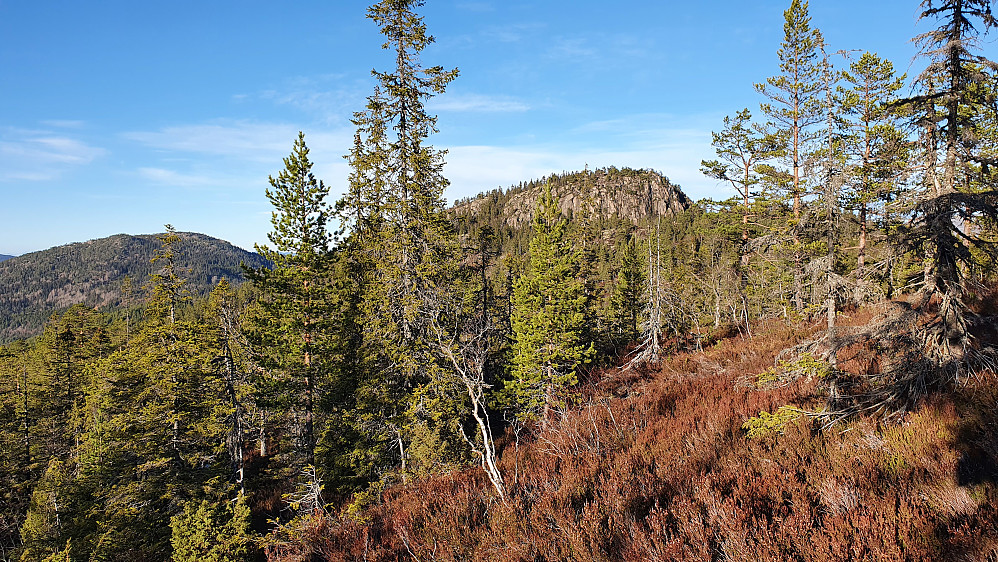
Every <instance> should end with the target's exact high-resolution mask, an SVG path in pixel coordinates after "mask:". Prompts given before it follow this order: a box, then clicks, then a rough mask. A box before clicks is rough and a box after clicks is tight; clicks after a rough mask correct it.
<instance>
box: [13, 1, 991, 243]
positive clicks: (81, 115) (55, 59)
mask: <svg viewBox="0 0 998 562" xmlns="http://www.w3.org/2000/svg"><path fill="white" fill-rule="evenodd" d="M917 4H918V2H917V0H906V1H898V0H876V1H873V2H871V1H869V0H863V1H859V0H812V1H811V6H810V9H811V16H812V24H813V25H814V26H816V27H818V28H820V29H821V30H822V32H823V33H824V34H825V37H826V39H827V40H828V41H829V43H830V44H831V46H832V48H834V49H861V50H870V51H876V52H878V53H879V54H881V55H882V56H885V57H888V58H890V59H892V60H893V61H894V63H895V65H896V66H897V67H898V68H899V69H900V70H901V71H906V70H908V69H909V66H910V64H911V58H912V56H913V55H914V54H915V49H914V47H913V46H912V45H911V44H910V42H909V40H910V38H911V37H912V36H913V35H914V34H915V33H917V32H918V31H924V30H925V29H927V26H926V24H924V23H923V24H920V25H916V23H917V22H916V13H917V9H918V6H917ZM367 5H368V3H367V2H365V1H355V0H299V1H296V2H277V1H274V0H269V1H262V0H239V1H235V0H198V1H188V0H175V1H171V2H157V1H150V2H145V1H143V2H136V1H135V0H127V1H124V0H99V1H96V2H78V1H71V0H65V1H55V0H0V253H8V254H21V253H26V252H30V251H34V250H40V249H44V248H47V247H51V246H54V245H59V244H65V243H69V242H75V241H82V240H88V239H92V238H100V237H103V236H108V235H111V234H116V233H120V232H126V233H130V234H141V233H151V232H160V231H162V227H163V224H165V223H171V224H173V225H174V226H175V227H176V228H177V229H178V230H191V231H198V232H204V233H206V234H209V235H212V236H217V237H219V238H222V239H225V240H228V241H230V242H232V243H234V244H236V245H239V246H242V247H244V248H247V249H252V247H253V244H254V243H255V242H264V241H265V240H266V233H267V232H268V231H269V229H270V222H269V221H270V205H269V202H268V201H267V199H266V197H265V195H264V189H265V188H266V187H267V176H268V175H269V174H276V173H277V172H278V171H279V170H280V169H281V167H282V162H281V159H282V158H283V157H284V156H286V155H287V153H288V152H289V151H290V148H291V144H292V142H293V140H294V138H295V136H296V134H297V131H299V130H303V131H304V132H305V135H306V142H307V143H308V144H309V146H310V148H311V149H312V154H311V155H312V159H313V161H314V162H315V163H316V168H315V170H316V172H317V173H318V175H319V177H321V178H322V179H323V180H324V181H325V182H326V183H327V184H328V185H330V186H331V188H332V191H333V192H334V197H335V194H337V193H339V192H341V191H342V190H343V188H344V186H345V183H346V176H347V173H348V170H347V167H346V163H345V161H344V160H343V158H342V155H343V154H345V153H346V152H347V151H348V149H349V144H350V140H351V138H352V134H353V131H352V127H351V125H350V123H349V118H350V116H351V114H352V112H354V111H356V110H357V109H360V108H361V107H362V106H363V104H364V99H365V97H366V96H367V95H368V94H369V93H370V92H371V89H372V87H373V80H372V78H371V76H370V71H371V69H372V68H377V69H379V70H390V69H391V65H392V59H391V56H390V55H389V54H387V53H385V52H383V51H382V50H381V49H380V45H381V36H380V35H379V34H378V31H377V28H376V26H375V25H374V24H373V23H372V22H371V21H370V20H367V19H366V18H365V13H366V9H367ZM788 5H789V0H785V1H769V0H760V1H735V0H716V1H713V2H678V1H672V0H655V1H632V2H623V3H611V2H606V1H605V0H603V1H593V0H535V1H520V0H429V1H428V2H427V5H426V6H425V7H424V9H423V10H422V11H421V13H422V14H423V15H424V16H425V19H426V23H427V25H428V27H429V30H430V32H431V33H432V34H434V35H435V36H436V38H437V43H436V44H434V45H432V46H431V47H430V48H428V49H427V50H426V51H425V52H424V54H423V62H424V64H426V65H427V66H431V65H436V64H440V65H443V66H446V67H454V66H456V67H458V68H459V69H460V73H461V75H460V77H459V78H458V79H457V80H456V81H455V82H453V83H452V84H451V86H450V88H449V89H448V92H447V93H446V94H445V95H443V96H441V97H439V98H436V99H435V100H434V101H433V103H432V105H431V107H432V109H433V111H434V112H435V113H437V114H438V115H439V122H438V125H439V128H440V131H441V132H440V133H439V134H437V135H435V136H434V137H433V138H432V139H431V141H430V142H432V143H433V144H434V145H435V146H437V147H439V148H446V149H448V150H449V151H450V153H449V155H448V157H447V161H448V164H447V168H446V172H445V173H446V175H447V177H448V178H449V179H450V180H451V184H452V185H451V188H450V189H449V191H448V193H447V196H448V198H449V199H450V200H452V201H453V200H454V199H456V198H460V197H465V196H469V195H473V194H475V193H478V192H481V191H483V190H487V189H491V188H495V187H497V186H508V185H510V184H513V183H517V182H519V181H520V180H527V179H531V178H538V177H541V176H543V175H546V174H549V173H552V172H561V171H568V170H579V169H582V168H583V166H585V165H587V164H588V165H589V166H590V167H600V166H606V165H616V166H631V167H638V168H654V169H656V170H659V171H661V172H663V173H664V174H665V175H667V176H669V177H670V178H671V179H672V180H673V181H674V182H676V183H679V184H680V185H681V186H682V187H683V189H684V191H686V192H687V194H689V195H690V196H692V197H694V198H701V197H713V198H725V197H728V196H730V195H731V194H730V193H729V192H728V191H727V189H726V188H725V187H724V186H722V185H718V184H717V183H716V182H714V181H713V180H709V179H706V178H704V177H702V176H701V175H700V174H699V172H698V170H699V163H700V160H701V159H702V158H709V157H712V155H713V152H712V149H711V147H710V131H711V130H712V129H714V130H716V129H719V128H720V126H721V125H720V123H721V119H722V118H723V117H724V115H727V114H733V113H734V112H736V111H737V110H739V109H741V108H743V107H749V108H752V109H753V110H755V109H756V108H757V107H758V103H759V101H760V100H759V98H758V96H757V95H756V94H755V93H754V91H753V88H752V84H753V83H755V82H760V81H763V80H764V79H765V78H766V77H767V76H771V75H773V74H775V73H777V60H776V50H777V49H778V47H779V43H780V41H781V39H782V36H783V30H782V24H783V17H782V12H783V10H784V9H786V7H787V6H788ZM984 50H985V54H989V53H991V54H992V58H994V56H993V53H994V51H995V43H994V39H993V38H989V39H987V42H986V43H985V44H984ZM916 66H917V63H916Z"/></svg>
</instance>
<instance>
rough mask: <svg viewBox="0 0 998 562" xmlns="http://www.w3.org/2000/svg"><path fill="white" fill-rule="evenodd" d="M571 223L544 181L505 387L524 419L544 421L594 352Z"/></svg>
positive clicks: (518, 294)
mask: <svg viewBox="0 0 998 562" xmlns="http://www.w3.org/2000/svg"><path fill="white" fill-rule="evenodd" d="M567 224H568V221H567V220H566V219H565V217H563V216H562V215H561V212H560V211H559V210H558V204H557V201H556V200H555V199H554V197H553V196H552V195H551V186H550V185H546V186H545V188H544V193H543V195H542V196H541V199H540V200H539V201H538V205H537V210H536V212H535V214H534V219H533V237H532V238H531V240H530V252H529V264H528V265H527V269H526V271H525V272H524V273H523V276H522V277H520V278H519V279H518V280H517V282H516V286H515V288H514V293H513V313H512V320H511V321H512V326H513V337H514V338H515V343H514V344H513V350H512V366H513V372H512V379H511V380H509V381H508V382H507V383H506V386H505V389H504V390H505V393H506V396H507V400H509V401H510V402H511V403H512V404H513V405H515V408H516V410H517V412H518V419H519V420H521V421H530V420H538V419H539V420H540V421H541V423H542V424H546V423H547V417H548V415H547V414H548V411H549V410H550V408H552V407H554V406H557V404H558V394H559V392H560V391H561V390H562V389H563V388H565V387H568V386H571V385H573V384H575V383H576V382H577V381H578V378H577V370H578V368H579V367H580V366H581V365H584V364H586V363H588V362H589V361H590V360H591V359H592V357H593V355H594V353H595V351H594V349H593V346H592V344H591V343H586V342H584V341H582V334H583V332H584V329H585V327H584V325H583V324H584V320H585V302H586V296H585V294H584V291H583V286H582V282H581V281H579V280H578V279H577V278H576V271H577V269H578V263H577V261H576V260H577V251H576V249H574V248H573V247H572V246H571V244H570V243H569V241H568V239H567V238H566V235H565V234H566V233H565V230H566V227H567Z"/></svg>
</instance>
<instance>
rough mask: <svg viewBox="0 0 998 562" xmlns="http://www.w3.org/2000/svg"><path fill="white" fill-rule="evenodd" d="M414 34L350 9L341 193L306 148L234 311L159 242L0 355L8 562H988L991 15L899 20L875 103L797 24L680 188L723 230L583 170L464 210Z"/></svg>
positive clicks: (406, 19)
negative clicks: (361, 71) (916, 57)
mask: <svg viewBox="0 0 998 562" xmlns="http://www.w3.org/2000/svg"><path fill="white" fill-rule="evenodd" d="M421 6H423V2H422V0H379V1H378V2H376V3H375V4H374V5H372V6H371V7H370V8H369V10H368V17H369V18H370V19H371V20H372V21H373V22H374V24H375V25H377V27H378V28H379V30H380V31H381V33H382V34H383V35H384V36H385V43H384V44H383V48H385V49H387V50H388V51H390V53H391V55H392V56H391V57H390V59H391V60H392V61H394V65H395V66H394V67H393V68H390V69H389V70H387V71H384V72H382V71H376V72H374V74H373V76H374V80H375V81H376V82H377V86H376V87H375V88H374V91H373V93H372V94H371V95H370V96H369V97H368V98H367V102H366V104H365V105H364V107H363V108H361V109H360V110H359V111H357V112H356V113H355V114H354V116H353V119H352V120H351V122H352V123H353V124H354V125H355V126H356V127H357V131H356V135H355V136H354V143H353V145H352V147H351V149H350V153H349V155H348V156H347V160H348V162H349V168H350V174H349V177H348V178H347V179H348V182H347V189H346V190H345V193H343V194H342V196H341V197H340V199H339V200H337V201H335V202H334V201H332V200H331V197H330V196H331V192H330V189H329V187H328V186H327V185H326V184H325V183H324V182H323V181H322V180H321V179H319V178H318V177H316V176H315V174H314V173H313V166H314V163H313V162H312V160H311V157H310V150H309V147H308V146H307V144H306V139H305V135H304V133H299V134H298V136H297V138H296V139H294V140H293V144H292V148H291V151H290V153H289V154H288V156H287V157H286V158H284V159H283V168H281V169H279V170H278V171H277V172H276V173H275V174H273V175H271V176H269V178H268V181H269V188H268V189H267V190H266V192H265V193H266V196H267V198H268V199H269V200H270V202H271V204H272V205H273V209H274V212H273V213H272V215H271V231H270V233H269V234H268V241H269V242H268V245H266V246H261V247H260V248H259V252H260V254H261V255H262V256H263V258H264V259H265V260H266V263H265V264H262V265H260V266H258V267H252V268H248V269H247V270H246V274H247V277H248V280H249V283H244V284H242V285H240V286H238V287H236V286H234V285H233V284H232V283H229V282H228V280H225V279H222V280H221V281H219V282H218V283H217V285H216V286H215V287H214V288H213V289H211V292H210V294H208V295H207V297H200V296H197V295H195V294H194V293H195V292H196V291H194V290H192V289H193V287H194V286H195V285H194V279H192V277H191V271H190V267H189V266H187V265H185V264H184V262H183V256H184V252H185V249H184V248H185V245H187V244H190V243H196V242H197V241H198V240H199V239H198V238H197V237H196V236H193V235H181V234H179V233H176V232H173V231H172V229H169V228H168V231H167V232H166V233H165V234H162V235H159V236H157V244H156V248H155V250H154V251H153V255H152V256H151V258H152V259H151V262H152V264H151V265H152V267H153V268H154V273H153V274H152V275H151V276H150V280H149V282H148V284H147V286H148V289H147V291H146V292H145V294H144V295H142V296H141V298H137V299H136V301H135V306H134V308H133V309H132V310H130V311H129V313H128V314H123V313H121V311H119V310H102V309H95V308H94V307H93V306H90V305H89V303H88V305H74V306H72V307H70V308H68V309H67V310H66V311H65V312H62V313H61V314H56V315H54V316H52V317H51V318H50V319H49V321H48V322H47V323H46V324H45V326H44V329H43V331H42V333H41V334H40V335H39V336H38V337H36V338H32V339H30V340H26V341H25V340H19V341H15V342H11V343H10V344H7V345H4V346H0V414H2V415H0V554H2V556H3V557H4V558H6V559H12V558H17V559H19V560H22V561H25V562H29V561H32V562H55V561H67V560H102V561H121V562H131V561H134V560H150V561H165V560H173V561H177V562H180V561H184V562H188V561H199V560H218V561H221V560H225V561H230V560H231V561H240V560H241V561H245V560H258V559H262V558H268V559H271V560H287V561H309V562H312V561H322V560H409V559H412V560H432V559H446V560H534V561H553V560H559V561H561V560H565V561H568V560H718V561H720V560H760V559H761V560H795V561H797V560H870V559H878V560H912V561H915V560H994V559H995V558H996V557H998V513H996V508H998V503H996V501H998V497H996V489H995V485H996V483H995V477H996V476H998V474H996V470H995V468H994V467H995V466H996V465H998V435H996V431H998V426H996V422H998V419H996V416H998V414H996V412H998V409H996V407H995V406H996V398H998V390H996V388H998V385H996V384H995V383H996V382H998V381H996V370H998V331H996V329H995V326H996V325H998V317H996V311H998V294H996V291H995V286H996V281H998V190H996V189H995V185H998V162H996V160H995V155H996V154H998V126H995V125H996V124H998V103H996V101H998V88H996V85H998V65H996V64H994V63H991V62H990V61H987V59H984V58H983V57H981V56H979V55H977V54H975V49H977V48H978V45H979V43H978V42H979V41H980V40H981V39H982V35H983V34H984V33H985V32H987V31H988V30H989V29H990V28H991V27H993V26H998V20H996V18H994V16H993V15H992V13H991V11H990V10H991V8H990V3H989V2H986V1H985V0H945V1H940V2H935V1H933V2H926V3H923V12H922V17H923V18H926V19H928V20H930V21H931V22H933V24H934V25H936V28H935V30H934V31H933V32H932V33H929V34H927V35H925V36H922V37H921V38H919V43H920V45H921V46H922V48H923V57H924V58H925V59H926V62H927V70H926V71H925V73H924V74H922V75H921V76H919V77H916V78H915V79H914V81H913V83H912V84H911V90H910V91H911V92H912V94H911V97H908V98H901V97H900V93H899V92H900V91H901V88H902V86H903V83H904V81H905V77H902V76H897V75H896V74H895V72H894V68H893V65H892V64H891V63H890V61H886V60H884V59H881V58H880V57H878V56H877V55H875V54H873V53H863V54H862V55H857V56H856V57H855V58H854V59H852V60H848V61H845V62H844V63H843V64H844V65H845V66H844V67H841V68H838V67H836V66H835V64H838V63H839V62H841V61H840V59H838V58H836V57H835V56H831V54H830V53H829V48H828V45H826V43H825V40H824V37H823V35H822V34H821V33H820V32H819V31H818V30H817V29H814V28H812V27H811V25H810V17H809V15H808V6H807V2H803V1H801V0H791V2H790V6H789V8H788V9H787V10H786V11H785V12H784V19H785V21H784V24H783V25H784V27H783V29H784V32H785V37H784V40H783V42H782V44H781V45H780V47H779V49H778V50H777V51H776V53H777V59H778V61H774V62H778V64H774V68H775V69H776V74H775V75H774V76H771V77H769V78H766V79H764V81H763V82H760V83H759V84H757V85H755V91H756V92H757V93H758V94H760V96H761V97H762V98H763V99H764V103H762V104H761V105H760V106H759V114H760V115H759V116H756V117H753V115H752V113H751V112H750V111H749V110H748V109H743V110H740V111H737V112H736V113H735V114H733V115H732V116H729V117H727V118H725V119H724V120H723V122H722V123H721V127H720V128H721V132H717V133H714V135H713V139H712V140H713V143H712V144H713V146H714V148H715V150H716V155H717V159H716V160H708V161H703V162H701V167H702V171H703V173H704V174H706V175H707V176H709V177H712V178H716V179H717V180H718V181H720V182H723V183H724V184H725V185H728V186H730V187H731V188H732V189H733V195H734V197H732V198H731V199H727V200H723V201H711V200H702V201H698V202H696V203H690V202H688V201H686V198H685V196H683V195H682V192H681V191H680V190H679V188H678V186H674V185H672V184H671V183H670V182H668V180H666V179H665V178H664V177H663V176H662V175H661V174H659V173H657V172H652V171H648V170H629V169H615V168H607V169H598V170H588V169H584V170H583V171H581V172H573V173H565V174H560V175H555V176H550V177H547V178H544V179H543V181H534V182H528V183H526V184H521V185H519V186H515V187H513V188H511V189H509V190H506V191H502V190H500V191H496V192H492V193H489V194H485V195H483V196H481V197H479V198H476V199H474V200H471V201H465V202H461V203H460V204H459V205H458V206H457V207H456V208H454V209H447V208H446V207H445V204H444V198H443V194H444V190H445V189H446V187H447V186H448V184H449V182H448V180H447V178H446V177H445V176H444V171H445V166H444V164H445V156H446V152H445V151H442V150H439V149H437V148H434V147H433V146H432V145H431V144H429V141H428V139H429V137H430V135H431V134H432V133H434V132H435V131H436V119H435V117H433V116H432V115H430V114H428V113H427V110H426V105H425V104H426V102H427V101H428V100H429V99H430V98H432V97H433V96H434V95H438V94H442V93H444V92H445V90H446V88H447V85H448V84H449V83H450V82H451V81H453V80H455V79H456V78H457V76H458V72H457V69H446V68H443V67H440V66H423V64H422V62H421V60H420V53H421V52H422V51H423V50H424V49H425V48H426V47H427V46H428V45H430V44H431V43H432V42H433V38H432V36H431V35H429V33H428V30H427V27H426V25H425V23H424V22H423V19H422V17H420V16H419V14H418V13H417V12H416V10H417V9H418V8H420V7H421ZM904 17H907V16H904ZM975 26H976V27H975ZM774 47H775V46H774ZM21 259H22V258H15V259H13V260H9V261H8V262H4V263H3V264H0V268H5V267H8V264H10V263H13V264H14V265H16V264H17V263H18V262H19V261H20V260H21ZM74 259H75V258H74ZM63 261H67V262H71V261H73V260H72V259H70V258H69V257H65V258H63ZM77 261H80V262H88V263H89V262H92V261H94V260H92V259H91V260H81V259H77ZM58 266H59V264H58V263H49V264H48V265H47V267H48V268H49V270H44V271H41V270H40V271H38V272H37V275H38V276H39V277H40V279H42V280H46V281H45V282H49V283H52V282H54V281H55V280H56V279H59V278H60V276H59V275H56V274H54V273H53V272H52V271H53V268H57V267H58ZM78 266H79V267H82V264H80V265H78ZM104 267H105V269H104V270H102V271H104V273H103V277H107V278H110V277H113V276H114V275H115V274H114V273H113V272H109V270H108V269H106V268H107V267H109V266H104ZM39 269H42V268H39ZM0 271H5V270H4V269H0ZM24 275H25V277H19V278H18V279H22V280H23V279H27V278H28V277H30V276H29V275H28V274H24ZM33 275H34V274H33ZM198 275H201V273H199V272H195V277H197V276H198ZM212 275H213V274H212ZM210 277H211V275H208V277H207V278H205V280H208V279H210ZM23 282H26V281H23ZM47 290H48V291H49V292H48V293H43V292H42V291H38V294H37V297H38V298H42V299H44V298H48V295H49V294H52V295H53V297H52V298H53V299H54V300H56V301H59V302H61V303H62V304H68V303H69V302H70V300H71V299H72V298H75V297H74V296H73V293H67V292H65V291H63V292H58V291H55V289H53V288H50V289H47ZM53 291H55V292H53ZM106 294H107V295H110V293H106ZM106 298H108V299H110V298H111V296H107V297H106Z"/></svg>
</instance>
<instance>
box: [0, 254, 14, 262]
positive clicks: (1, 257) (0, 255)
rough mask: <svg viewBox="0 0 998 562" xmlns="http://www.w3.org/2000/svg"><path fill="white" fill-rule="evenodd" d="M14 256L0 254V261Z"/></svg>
mask: <svg viewBox="0 0 998 562" xmlns="http://www.w3.org/2000/svg"><path fill="white" fill-rule="evenodd" d="M12 257H14V256H8V255H7V254H0V262H5V261H7V260H9V259H10V258H12Z"/></svg>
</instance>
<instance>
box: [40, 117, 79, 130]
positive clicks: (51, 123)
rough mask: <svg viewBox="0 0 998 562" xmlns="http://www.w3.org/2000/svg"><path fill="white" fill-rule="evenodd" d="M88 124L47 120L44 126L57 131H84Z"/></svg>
mask: <svg viewBox="0 0 998 562" xmlns="http://www.w3.org/2000/svg"><path fill="white" fill-rule="evenodd" d="M86 124H87V123H86V121H79V120H74V119H47V120H45V121H42V125H45V126H46V127H53V128H56V129H82V128H83V127H84V126H86Z"/></svg>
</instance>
